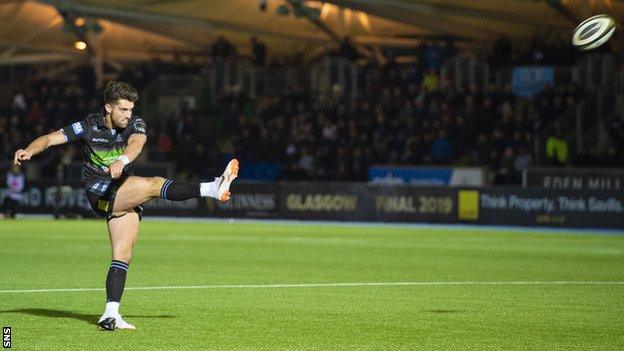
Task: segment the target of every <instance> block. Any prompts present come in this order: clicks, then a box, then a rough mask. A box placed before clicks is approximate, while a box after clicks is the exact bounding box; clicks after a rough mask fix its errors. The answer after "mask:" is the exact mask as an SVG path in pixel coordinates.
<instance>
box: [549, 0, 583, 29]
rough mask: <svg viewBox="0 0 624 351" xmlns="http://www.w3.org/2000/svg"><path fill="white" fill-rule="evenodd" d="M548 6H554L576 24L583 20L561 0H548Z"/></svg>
mask: <svg viewBox="0 0 624 351" xmlns="http://www.w3.org/2000/svg"><path fill="white" fill-rule="evenodd" d="M546 3H547V4H548V6H550V7H552V8H553V9H555V11H557V12H558V13H559V14H560V15H562V16H563V17H565V18H566V19H568V20H569V21H571V22H572V23H574V24H577V23H579V22H581V20H580V19H579V18H578V17H577V16H576V15H575V14H574V12H572V11H571V10H570V9H569V8H567V7H566V5H564V4H562V3H561V1H560V0H546Z"/></svg>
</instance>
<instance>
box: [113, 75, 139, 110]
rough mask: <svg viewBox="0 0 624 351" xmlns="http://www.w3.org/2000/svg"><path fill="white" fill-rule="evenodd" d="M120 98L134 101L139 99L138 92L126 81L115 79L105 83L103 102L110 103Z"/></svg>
mask: <svg viewBox="0 0 624 351" xmlns="http://www.w3.org/2000/svg"><path fill="white" fill-rule="evenodd" d="M120 99H124V100H128V101H131V102H135V101H137V100H138V99H139V93H138V92H137V91H136V89H134V88H133V87H131V86H130V85H129V84H128V83H124V82H118V81H115V80H111V81H110V82H108V83H106V88H105V89H104V103H105V104H112V103H115V102H116V101H117V100H120Z"/></svg>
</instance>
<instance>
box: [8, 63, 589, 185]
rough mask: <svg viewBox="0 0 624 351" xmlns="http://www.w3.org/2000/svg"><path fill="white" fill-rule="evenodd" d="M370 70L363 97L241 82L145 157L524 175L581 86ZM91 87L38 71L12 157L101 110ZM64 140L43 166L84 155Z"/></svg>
mask: <svg viewBox="0 0 624 351" xmlns="http://www.w3.org/2000/svg"><path fill="white" fill-rule="evenodd" d="M363 78H364V80H365V82H366V84H365V85H364V87H363V90H362V91H361V95H360V97H358V98H356V99H350V98H346V97H345V95H344V94H343V93H342V91H341V90H340V88H339V87H335V89H334V90H333V91H332V93H331V94H330V95H329V96H327V97H326V98H325V99H323V100H322V101H318V100H314V99H311V98H310V97H309V96H307V95H306V94H303V93H293V94H288V95H284V96H279V97H264V98H258V99H255V100H252V99H250V98H248V97H246V96H244V95H243V94H242V93H241V92H240V90H237V89H233V90H232V91H231V92H229V93H227V94H224V95H223V96H221V97H220V99H219V100H218V103H217V106H216V107H217V109H216V111H217V115H216V116H214V117H216V118H214V117H213V118H208V116H205V115H204V114H203V113H200V112H199V111H197V110H181V111H179V113H176V114H173V115H168V116H158V118H152V119H150V121H151V123H150V128H149V130H150V143H148V147H147V148H146V150H145V152H144V154H145V155H144V156H143V157H144V159H147V160H149V161H156V162H157V161H165V162H174V163H175V164H176V166H177V168H176V169H177V171H178V172H182V173H184V174H186V175H187V176H188V177H189V178H197V177H206V176H209V175H210V174H213V172H214V171H215V169H213V167H214V165H216V164H219V162H220V161H221V160H222V159H225V158H227V157H228V155H231V154H234V155H236V156H237V157H240V158H241V159H242V161H243V162H253V163H272V164H278V165H280V166H281V171H280V172H279V174H278V179H284V180H335V181H365V180H366V178H367V170H368V167H370V166H371V165H378V164H392V165H448V164H455V165H474V166H486V167H488V169H489V170H490V171H491V174H492V180H493V181H494V182H495V183H517V182H519V181H520V173H521V171H522V169H523V168H525V167H527V165H529V164H530V163H531V154H532V147H533V144H532V141H533V137H534V135H535V133H536V132H537V131H539V130H540V128H541V127H542V126H544V125H547V124H549V123H550V121H552V120H553V119H554V118H555V117H556V116H558V115H559V114H561V113H562V112H563V111H564V110H565V109H566V108H568V107H570V106H572V105H573V104H574V103H575V102H576V101H577V100H578V98H579V97H578V96H579V95H578V91H577V90H576V89H575V88H574V87H572V86H564V87H557V88H556V89H555V88H551V87H547V88H546V89H545V90H544V91H542V93H541V94H540V95H539V96H538V97H537V98H536V99H534V100H523V99H519V98H517V97H515V96H514V94H513V93H512V92H511V89H510V87H509V86H505V87H499V86H491V87H489V88H488V90H487V92H486V93H479V92H477V90H476V89H475V88H474V87H472V88H471V89H468V90H466V91H459V92H457V91H452V90H450V89H449V88H448V87H446V84H445V82H440V81H439V77H438V75H437V74H435V72H434V71H433V70H428V71H426V72H425V73H424V74H420V73H419V72H418V70H417V69H416V68H413V67H412V68H410V67H407V69H406V68H405V67H403V68H400V67H399V66H398V65H395V64H393V63H392V62H391V63H389V64H386V65H384V66H380V67H368V69H367V70H366V72H365V74H364V77H363ZM86 92H89V91H88V90H85V89H82V88H81V87H80V84H78V83H74V84H67V83H60V82H48V81H44V80H38V81H35V82H33V83H32V84H31V85H29V86H28V89H26V90H24V91H20V92H17V93H16V94H14V96H13V99H12V101H11V105H10V106H3V107H2V109H1V111H2V112H1V113H0V135H1V136H2V142H1V144H0V147H1V148H0V150H1V152H2V155H3V158H4V159H5V160H8V159H10V158H11V155H12V153H13V152H14V150H15V149H16V148H18V147H19V146H21V145H25V144H26V143H27V142H28V141H30V140H32V139H33V138H35V136H36V135H39V134H41V133H44V132H50V131H53V130H57V129H59V128H60V127H62V126H64V125H67V124H69V123H71V122H73V121H75V120H77V119H80V118H83V117H84V116H85V115H86V114H87V113H88V112H92V111H99V109H100V108H101V106H100V104H101V102H100V101H101V100H100V97H99V96H98V95H97V94H95V93H93V92H91V93H89V94H87V93H86ZM224 136H225V137H224ZM62 150H63V151H62V152H61V151H59V152H56V153H54V152H52V153H49V154H44V155H42V156H41V161H42V163H43V165H44V167H43V176H50V177H51V176H53V175H54V172H55V170H54V169H53V168H52V169H47V168H46V167H45V165H48V164H50V165H53V164H55V163H56V162H55V161H59V160H60V161H61V163H64V164H68V163H71V162H74V161H78V160H79V159H80V152H79V149H78V148H77V146H75V145H73V146H68V147H65V148H64V149H62ZM199 160H201V161H199Z"/></svg>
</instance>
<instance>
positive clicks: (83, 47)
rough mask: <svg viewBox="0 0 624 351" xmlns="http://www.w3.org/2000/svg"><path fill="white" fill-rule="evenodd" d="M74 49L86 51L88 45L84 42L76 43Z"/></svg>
mask: <svg viewBox="0 0 624 351" xmlns="http://www.w3.org/2000/svg"><path fill="white" fill-rule="evenodd" d="M74 47H75V48H76V49H78V50H84V49H86V48H87V43H85V42H84V41H76V42H75V43H74Z"/></svg>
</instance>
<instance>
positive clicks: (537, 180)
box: [523, 168, 624, 190]
mask: <svg viewBox="0 0 624 351" xmlns="http://www.w3.org/2000/svg"><path fill="white" fill-rule="evenodd" d="M523 185H524V186H525V187H539V188H544V189H574V190H624V169H614V168H612V169H606V168H591V169H590V168H587V169H570V168H529V169H527V170H525V171H524V176H523Z"/></svg>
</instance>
